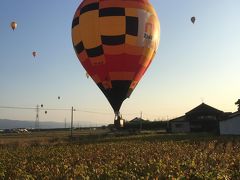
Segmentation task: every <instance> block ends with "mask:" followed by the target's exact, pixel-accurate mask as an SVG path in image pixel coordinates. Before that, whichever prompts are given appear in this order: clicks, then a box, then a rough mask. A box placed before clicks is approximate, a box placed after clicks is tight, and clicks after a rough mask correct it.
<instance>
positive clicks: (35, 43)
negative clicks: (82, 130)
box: [0, 0, 240, 124]
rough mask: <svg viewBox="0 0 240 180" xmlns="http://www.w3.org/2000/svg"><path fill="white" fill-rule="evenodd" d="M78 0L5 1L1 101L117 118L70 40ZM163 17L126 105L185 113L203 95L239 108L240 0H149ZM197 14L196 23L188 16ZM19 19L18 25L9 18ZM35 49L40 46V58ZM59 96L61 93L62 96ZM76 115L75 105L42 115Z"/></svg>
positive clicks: (132, 109) (98, 119)
mask: <svg viewBox="0 0 240 180" xmlns="http://www.w3.org/2000/svg"><path fill="white" fill-rule="evenodd" d="M80 2H81V1H79V0H61V1H59V0H41V1H39V0H31V1H30V0H21V1H19V0H1V1H0V85H1V86H0V106H20V107H35V106H36V105H37V104H44V107H46V108H70V107H71V106H74V107H75V108H76V109H80V110H83V111H93V112H100V113H101V114H94V113H86V112H81V111H78V112H76V113H75V121H76V123H80V124H82V123H84V122H85V121H87V122H89V124H102V123H112V121H113V116H114V115H113V111H112V109H111V107H110V105H109V104H108V101H107V100H106V98H105V97H104V95H103V94H102V93H101V91H100V90H99V89H98V87H97V86H96V85H95V84H94V82H93V81H92V80H91V79H87V78H86V77H85V71H84V69H83V68H82V66H81V65H80V63H79V62H78V60H77V57H76V55H75V52H74V50H73V47H72V40H71V23H72V18H73V14H74V12H75V10H76V8H77V6H78V5H79V3H80ZM150 2H151V4H152V5H153V6H154V7H155V9H156V11H157V13H158V16H159V19H160V22H161V42H160V46H159V50H158V52H157V56H156V57H155V59H154V61H153V63H152V65H151V66H150V68H149V69H148V71H147V72H146V74H145V76H144V77H143V78H142V80H141V82H140V83H139V84H138V86H137V88H136V89H135V91H134V92H133V93H132V96H131V98H130V99H127V100H125V101H124V103H123V105H122V108H121V112H122V114H123V116H124V117H125V118H126V119H132V118H134V117H136V116H139V114H140V112H141V111H142V112H143V117H144V118H149V119H151V120H154V119H163V118H167V117H168V118H171V117H177V116H181V115H183V114H184V113H185V112H187V111H188V110H190V109H192V108H194V107H195V106H197V105H199V104H200V103H201V102H202V100H203V101H204V102H205V103H207V104H209V105H211V106H214V107H215V108H218V109H220V110H223V111H230V112H233V111H236V109H237V108H236V106H235V105H234V102H235V101H236V100H237V99H238V98H240V70H239V68H240V50H239V48H240V23H239V19H240V11H239V7H240V1H239V0H211V1H209V0H196V1H189V0H181V1H179V0H151V1H150ZM191 16H196V23H195V25H193V24H192V23H191V22H190V18H191ZM11 21H17V23H18V28H17V29H16V30H15V31H14V32H13V31H12V30H11V29H10V27H9V24H10V23H11ZM32 51H37V52H38V56H37V57H36V58H35V59H34V58H33V57H32ZM58 96H61V99H60V100H58V98H57V97H58ZM3 118H8V119H20V120H34V119H35V112H34V110H9V109H7V110H6V109H0V119H3ZM65 118H66V119H67V120H69V119H70V111H49V112H48V114H47V115H45V114H44V113H43V112H41V114H40V121H59V122H63V121H64V119H65Z"/></svg>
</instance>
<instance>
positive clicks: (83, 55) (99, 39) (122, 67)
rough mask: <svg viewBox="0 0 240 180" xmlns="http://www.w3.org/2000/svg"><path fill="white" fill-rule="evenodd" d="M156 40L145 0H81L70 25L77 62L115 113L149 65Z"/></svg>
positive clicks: (152, 14)
mask: <svg viewBox="0 0 240 180" xmlns="http://www.w3.org/2000/svg"><path fill="white" fill-rule="evenodd" d="M159 40H160V23H159V21H158V17H157V14H156V12H155V10H154V9H153V7H152V6H151V5H150V4H149V2H148V0H131V1H130V0H128V1H126V0H107V1H101V0H83V2H82V3H81V4H80V6H79V7H78V8H77V10H76V13H75V15H74V18H73V22H72V41H73V46H74V49H75V52H76V54H77V56H78V59H79V60H80V62H81V64H82V65H83V67H84V68H85V70H86V71H87V73H88V74H89V75H90V76H91V77H92V79H93V80H94V81H95V83H96V84H97V85H98V87H99V88H100V89H101V91H102V92H103V93H104V95H105V96H106V98H107V99H108V101H109V103H110V104H111V106H112V108H113V110H114V111H115V113H118V112H119V109H120V107H121V105H122V102H123V101H124V100H125V99H126V98H128V97H129V96H130V95H131V93H132V91H133V90H134V88H135V87H136V85H137V84H138V82H139V81H140V79H141V78H142V76H143V74H144V73H145V71H146V70H147V68H148V67H149V65H150V64H151V62H152V59H153V57H154V56H155V53H156V51H157V48H158V44H159Z"/></svg>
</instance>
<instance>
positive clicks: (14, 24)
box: [10, 21, 17, 31]
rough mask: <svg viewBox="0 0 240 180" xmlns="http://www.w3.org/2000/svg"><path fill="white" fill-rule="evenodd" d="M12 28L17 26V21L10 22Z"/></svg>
mask: <svg viewBox="0 0 240 180" xmlns="http://www.w3.org/2000/svg"><path fill="white" fill-rule="evenodd" d="M10 26H11V28H12V30H13V31H14V30H15V29H16V28H17V23H16V22H15V21H13V22H11V24H10Z"/></svg>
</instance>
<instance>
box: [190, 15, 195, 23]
mask: <svg viewBox="0 0 240 180" xmlns="http://www.w3.org/2000/svg"><path fill="white" fill-rule="evenodd" d="M191 21H192V23H193V24H194V23H195V21H196V18H195V17H194V16H193V17H191Z"/></svg>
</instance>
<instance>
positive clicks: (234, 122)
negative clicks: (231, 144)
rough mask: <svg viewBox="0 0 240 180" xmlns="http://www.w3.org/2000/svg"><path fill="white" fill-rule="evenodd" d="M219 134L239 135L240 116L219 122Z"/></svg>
mask: <svg viewBox="0 0 240 180" xmlns="http://www.w3.org/2000/svg"><path fill="white" fill-rule="evenodd" d="M220 134H221V135H240V116H235V117H232V118H230V119H228V120H225V121H221V122H220Z"/></svg>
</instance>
